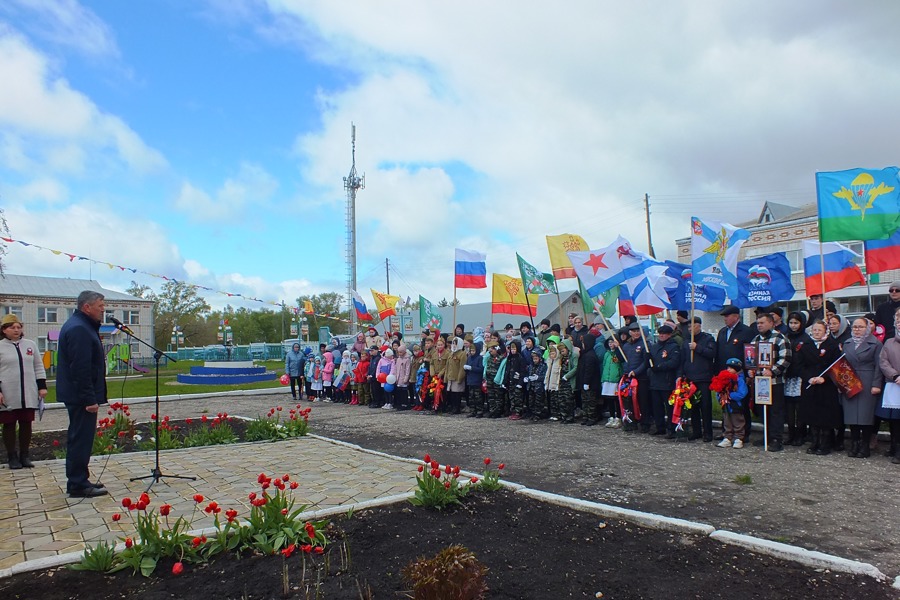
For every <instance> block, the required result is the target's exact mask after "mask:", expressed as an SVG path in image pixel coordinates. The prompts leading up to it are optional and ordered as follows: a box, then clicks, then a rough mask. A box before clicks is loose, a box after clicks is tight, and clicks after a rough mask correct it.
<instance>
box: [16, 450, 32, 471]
mask: <svg viewBox="0 0 900 600" xmlns="http://www.w3.org/2000/svg"><path fill="white" fill-rule="evenodd" d="M19 460H20V461H21V463H22V466H23V467H25V468H26V469H33V468H34V463H33V462H31V458H30V457H29V456H28V451H27V450H23V451H22V457H21V458H20V459H19Z"/></svg>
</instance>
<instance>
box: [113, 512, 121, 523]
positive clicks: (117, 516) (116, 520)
mask: <svg viewBox="0 0 900 600" xmlns="http://www.w3.org/2000/svg"><path fill="white" fill-rule="evenodd" d="M121 518H122V515H120V514H119V513H116V514H114V515H113V516H112V520H113V521H114V522H118V521H119V519H121Z"/></svg>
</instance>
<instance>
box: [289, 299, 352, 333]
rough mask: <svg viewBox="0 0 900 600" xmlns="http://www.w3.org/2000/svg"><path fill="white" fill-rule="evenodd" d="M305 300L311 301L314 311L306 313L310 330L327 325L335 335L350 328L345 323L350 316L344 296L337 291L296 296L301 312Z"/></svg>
mask: <svg viewBox="0 0 900 600" xmlns="http://www.w3.org/2000/svg"><path fill="white" fill-rule="evenodd" d="M307 300H309V301H310V302H311V303H312V307H313V311H314V312H315V314H313V315H306V318H307V319H308V320H309V321H308V322H309V326H310V328H311V329H310V331H311V332H314V331H317V330H318V328H319V327H321V326H327V327H329V328H330V329H331V333H332V334H335V335H339V334H345V333H347V332H348V331H349V330H350V328H349V326H348V323H346V321H347V320H348V319H349V318H350V313H349V311H348V310H347V299H346V296H344V295H343V294H339V293H337V292H325V293H323V294H315V295H312V296H310V295H303V296H300V297H299V298H297V306H298V307H300V311H301V314H303V313H302V311H303V305H304V303H305V302H306V301H307ZM326 315H327V316H326ZM288 322H290V317H288ZM313 337H315V335H313Z"/></svg>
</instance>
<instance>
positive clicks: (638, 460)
mask: <svg viewBox="0 0 900 600" xmlns="http://www.w3.org/2000/svg"><path fill="white" fill-rule="evenodd" d="M282 403H283V404H286V405H289V404H290V400H289V398H286V397H285V395H284V394H268V395H258V396H219V397H215V398H202V399H190V400H176V401H165V402H163V404H162V408H161V412H162V414H163V415H169V416H170V417H171V418H173V419H180V418H185V417H197V416H199V415H200V414H202V413H204V412H205V413H207V414H211V415H214V414H216V413H219V412H228V413H229V414H233V415H241V416H248V417H255V416H257V415H259V414H264V413H265V412H267V411H268V409H269V408H271V407H273V406H276V405H278V404H282ZM304 404H308V403H304ZM311 406H313V412H312V414H311V417H310V424H311V426H312V427H311V431H312V432H313V433H317V434H320V435H324V436H327V437H332V438H336V439H340V440H345V441H349V442H353V443H356V444H359V445H360V446H362V447H364V448H369V449H372V450H380V451H383V452H388V453H391V454H396V455H399V456H407V457H421V456H424V454H425V453H430V454H431V455H432V456H434V457H435V458H437V459H438V460H439V461H441V462H442V463H451V464H459V465H460V466H462V467H463V468H465V469H470V470H473V471H480V470H481V467H482V466H483V465H482V459H483V458H484V457H485V456H490V457H492V458H493V459H494V460H495V461H498V462H505V463H506V465H507V467H506V470H505V474H506V477H507V478H508V479H509V480H511V481H515V482H518V483H522V484H525V485H527V486H529V487H533V488H537V489H542V490H546V491H550V492H556V493H561V494H567V495H570V496H574V497H577V498H583V499H586V500H592V501H597V502H606V503H609V504H614V505H618V506H626V507H628V508H632V509H637V510H644V511H649V512H654V513H658V514H662V515H667V516H672V517H680V518H684V519H691V520H695V521H700V522H704V523H709V524H711V525H713V526H715V527H718V528H722V529H729V530H732V531H736V532H740V533H746V534H750V535H756V536H759V537H763V538H768V539H773V540H777V541H782V542H786V543H791V544H796V545H799V546H803V547H805V548H809V549H813V550H820V551H823V552H828V553H832V554H836V555H838V556H843V557H846V558H851V559H856V560H861V561H865V562H870V563H872V564H874V565H876V566H877V567H878V568H880V569H881V570H882V572H884V573H885V574H886V575H889V576H890V577H896V576H897V575H898V574H900V466H898V465H893V464H891V463H890V461H889V460H888V459H886V458H883V457H882V456H881V452H882V450H883V449H884V448H883V447H879V449H878V451H877V453H873V456H872V458H869V459H867V460H862V459H851V458H848V457H847V456H846V455H845V454H843V453H840V454H838V453H833V454H831V455H830V456H825V457H820V456H809V455H807V454H806V453H805V452H804V449H798V448H793V447H792V448H788V449H786V450H785V451H784V452H781V453H777V454H773V453H764V452H762V451H761V449H759V448H754V447H750V446H748V447H746V448H744V449H742V450H731V449H720V448H716V447H715V446H714V445H713V444H704V443H701V442H690V443H687V442H678V443H676V442H672V441H669V440H663V439H659V438H653V437H650V436H647V435H642V434H626V433H623V432H622V431H621V430H612V429H605V428H603V427H591V428H586V427H582V426H580V425H562V424H558V423H549V422H546V421H544V422H541V423H537V424H534V423H531V422H530V421H516V422H514V421H509V420H506V419H496V420H492V419H467V418H465V417H464V416H433V415H426V414H420V413H415V412H402V413H396V412H394V411H384V410H375V409H369V408H365V407H356V406H346V405H339V404H328V403H316V404H312V405H311ZM131 407H132V415H133V416H134V417H136V418H137V419H138V420H146V419H148V418H149V416H150V414H151V413H152V412H153V404H152V403H146V404H144V403H135V402H132V403H131ZM66 424H67V417H66V414H65V411H64V410H48V411H47V412H46V413H45V414H44V418H43V421H41V422H40V423H36V429H39V430H50V429H62V428H65V427H66ZM883 445H884V444H882V446H883ZM738 475H749V476H750V479H751V481H752V483H745V484H739V483H736V482H735V478H736V476H738Z"/></svg>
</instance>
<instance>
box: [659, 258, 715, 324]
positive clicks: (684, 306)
mask: <svg viewBox="0 0 900 600" xmlns="http://www.w3.org/2000/svg"><path fill="white" fill-rule="evenodd" d="M666 275H668V276H669V277H672V278H673V279H675V280H677V281H678V287H677V288H676V289H674V290H670V291H669V301H670V302H671V303H672V306H674V307H675V310H691V266H690V265H685V264H682V263H678V262H675V261H671V260H667V261H666ZM723 306H725V290H724V289H722V288H719V287H713V286H708V285H695V286H694V310H702V311H705V312H714V311H718V310H722V307H723Z"/></svg>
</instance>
